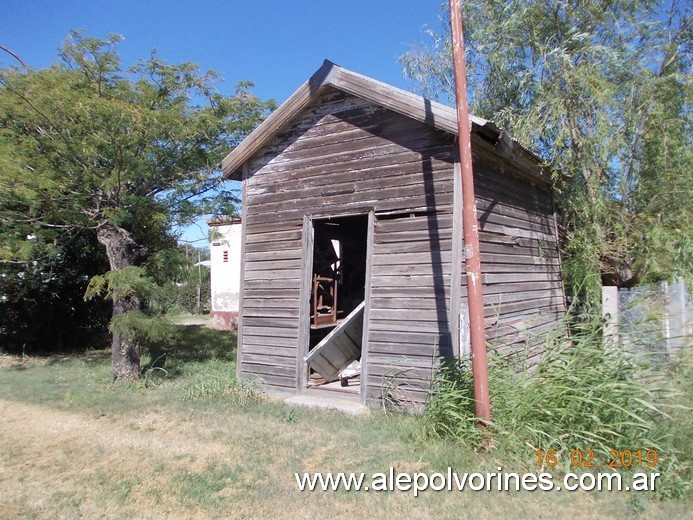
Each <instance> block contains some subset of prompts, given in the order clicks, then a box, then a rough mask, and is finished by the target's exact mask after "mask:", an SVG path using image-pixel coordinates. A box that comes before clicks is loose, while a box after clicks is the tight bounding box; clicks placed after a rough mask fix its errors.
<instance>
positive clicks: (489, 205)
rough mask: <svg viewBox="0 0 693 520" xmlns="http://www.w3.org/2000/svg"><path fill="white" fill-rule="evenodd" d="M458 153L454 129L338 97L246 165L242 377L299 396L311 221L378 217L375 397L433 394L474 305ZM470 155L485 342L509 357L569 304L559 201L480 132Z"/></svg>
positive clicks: (372, 357) (370, 378) (368, 377)
mask: <svg viewBox="0 0 693 520" xmlns="http://www.w3.org/2000/svg"><path fill="white" fill-rule="evenodd" d="M454 149H455V146H454V136H452V135H450V134H448V133H446V132H443V131H441V130H436V129H434V128H433V127H431V126H429V125H426V124H423V123H421V122H417V121H414V120H412V119H410V118H407V117H405V116H402V115H399V114H396V113H394V112H391V111H389V110H387V109H385V108H383V107H380V106H376V105H374V104H371V103H369V102H366V101H363V100H360V99H357V98H355V97H352V96H349V95H346V94H344V93H340V92H335V91H332V92H328V93H327V94H325V95H324V96H323V97H322V98H320V99H318V100H317V102H316V103H314V104H313V105H311V106H310V107H309V108H307V109H305V110H304V111H303V112H302V113H301V115H300V117H298V118H297V119H296V120H295V121H294V123H293V124H292V125H291V126H290V127H289V128H287V129H285V130H284V131H282V132H280V133H279V134H278V135H277V136H276V137H275V139H274V141H273V142H272V143H271V144H270V145H269V146H268V147H266V148H265V149H263V151H262V154H261V155H259V156H256V157H255V158H254V159H252V160H251V161H249V163H247V167H246V170H245V173H244V187H245V195H244V196H245V200H244V212H245V213H244V225H245V257H244V274H243V276H244V285H243V302H242V309H243V311H242V318H241V319H242V323H241V330H242V336H241V338H240V346H239V348H240V349H241V356H240V373H241V374H242V375H255V376H260V377H262V378H263V379H264V380H265V381H267V383H268V384H269V385H271V387H272V388H273V389H274V390H275V391H282V390H283V391H285V392H287V393H294V392H295V391H296V390H297V387H298V385H299V383H300V381H301V373H300V371H301V370H304V364H303V361H302V357H303V354H304V353H305V352H304V351H303V348H304V347H303V346H302V345H300V344H299V343H300V338H301V337H302V335H301V333H300V327H301V326H302V324H301V323H300V308H301V301H300V295H301V283H302V263H303V262H304V261H306V259H305V258H304V256H305V255H306V254H307V252H306V251H305V250H304V243H303V231H302V230H303V221H304V216H305V215H311V216H319V217H323V216H328V215H334V216H339V215H345V214H354V213H364V214H365V213H367V212H369V211H373V212H374V213H375V221H374V227H373V236H372V257H371V271H370V301H369V302H368V305H367V316H366V320H367V322H366V323H367V325H366V326H367V330H368V346H367V356H366V360H365V363H366V366H365V367H364V370H365V384H366V394H367V396H368V397H369V398H381V397H387V398H394V399H402V400H404V401H410V402H412V403H422V402H423V401H424V400H425V396H426V391H427V390H428V388H429V382H430V377H431V371H432V366H433V365H434V364H435V362H436V359H437V358H438V357H439V356H440V355H441V354H442V355H447V354H452V353H453V351H454V348H455V347H456V346H458V344H457V336H458V334H459V331H458V329H457V324H458V321H457V320H458V316H459V312H460V306H462V308H463V310H464V309H466V304H465V303H464V298H465V294H466V293H465V287H464V282H465V276H463V273H464V264H463V259H462V258H461V256H460V255H459V254H457V253H455V252H454V251H455V248H456V247H459V246H460V245H461V238H460V237H461V234H462V230H461V221H460V218H459V214H458V213H455V214H453V197H454V191H455V186H456V185H457V186H459V185H458V183H456V182H454V169H453V164H454V156H453V154H454ZM473 156H474V169H475V179H476V180H475V182H476V190H477V209H478V213H479V221H480V230H481V232H480V241H481V254H482V277H483V284H484V298H485V304H486V316H487V317H497V324H496V325H494V326H493V327H491V328H490V329H489V330H488V339H489V341H490V342H491V343H493V344H496V345H498V346H500V347H501V348H505V349H506V351H508V350H507V349H511V348H513V345H515V346H516V345H517V343H518V342H521V341H524V340H526V339H527V338H528V337H529V338H531V337H533V335H535V334H538V333H540V332H542V331H544V330H546V329H547V328H548V327H549V326H550V325H551V324H553V323H554V322H555V321H556V320H557V319H558V318H560V316H561V315H562V313H563V312H564V310H565V308H564V301H563V290H562V283H561V279H560V265H559V257H558V248H557V240H556V228H555V223H554V216H553V210H552V203H551V196H550V193H549V191H548V189H547V188H545V187H544V188H539V187H536V186H533V185H532V184H531V183H529V182H528V181H527V180H525V179H523V178H521V177H520V176H519V175H520V174H521V172H520V171H519V170H518V171H515V170H514V168H513V166H512V164H511V163H510V162H509V161H508V160H506V159H503V158H500V157H499V156H498V155H497V154H496V153H495V152H494V149H493V146H492V145H491V144H489V143H486V142H485V141H484V140H483V139H482V138H481V137H479V136H474V139H473ZM453 230H454V231H453ZM453 286H454V287H456V288H458V289H459V290H457V289H455V290H453V291H452V293H453V294H451V289H450V288H451V287H453ZM451 305H452V307H451ZM303 326H306V327H307V323H306V324H303ZM537 343H538V342H537V341H536V340H530V344H531V345H534V344H537ZM391 390H393V391H392V392H390V391H391Z"/></svg>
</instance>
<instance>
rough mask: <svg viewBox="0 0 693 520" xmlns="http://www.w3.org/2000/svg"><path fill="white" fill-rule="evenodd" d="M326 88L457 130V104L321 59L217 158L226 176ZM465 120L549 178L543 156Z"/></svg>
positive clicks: (489, 126)
mask: <svg viewBox="0 0 693 520" xmlns="http://www.w3.org/2000/svg"><path fill="white" fill-rule="evenodd" d="M330 87H331V88H334V89H337V90H340V91H342V92H345V93H347V94H351V95H353V96H356V97H358V98H361V99H364V100H366V101H369V102H371V103H374V104H376V105H379V106H382V107H384V108H387V109H389V110H392V111H394V112H397V113H399V114H402V115H403V116H406V117H409V118H412V119H414V120H417V121H420V122H422V123H425V124H428V125H431V126H433V127H435V128H438V129H439V130H443V131H445V132H448V133H450V134H454V135H457V133H458V131H457V112H456V110H455V109H453V108H451V107H448V106H446V105H443V104H441V103H437V102H435V101H431V100H429V99H426V98H423V97H421V96H418V95H416V94H412V93H411V92H407V91H405V90H402V89H399V88H397V87H393V86H392V85H388V84H386V83H382V82H380V81H377V80H374V79H371V78H369V77H367V76H363V75H361V74H357V73H356V72H352V71H350V70H347V69H344V68H342V67H340V66H338V65H335V64H334V63H332V62H331V61H328V60H325V61H324V63H323V64H322V67H320V68H319V69H318V71H317V72H316V73H315V74H313V76H312V77H311V78H310V79H309V80H308V81H307V82H306V83H304V84H303V85H301V87H299V89H298V90H297V91H296V92H294V93H293V94H292V95H291V97H289V99H287V100H286V101H285V102H284V103H282V104H281V105H280V106H279V107H278V108H277V109H276V110H275V111H274V112H272V114H270V116H269V117H268V118H267V119H266V120H265V121H264V122H263V123H262V124H261V125H260V126H258V127H257V128H256V129H255V130H254V131H253V132H252V133H251V134H250V135H249V136H248V137H246V138H245V139H244V140H243V142H242V143H241V144H239V145H238V146H237V147H236V148H235V149H234V150H233V151H232V152H231V153H230V154H228V155H227V156H226V157H225V158H224V160H223V161H222V163H221V165H222V169H223V172H224V177H226V178H229V179H235V180H240V179H241V167H242V166H243V164H244V163H245V162H246V161H248V160H249V159H250V158H252V157H253V156H254V155H255V154H256V153H257V152H259V151H260V150H261V149H262V148H263V147H265V146H266V145H267V144H269V142H270V141H271V139H272V138H273V137H274V136H275V135H276V134H277V133H278V132H280V131H281V130H282V129H283V128H284V127H285V126H286V125H288V124H289V123H290V122H291V121H292V120H293V119H294V118H295V117H296V116H297V115H298V114H299V113H300V112H301V111H302V110H303V109H305V108H306V107H308V106H309V105H310V104H311V103H312V102H313V101H315V100H316V99H317V98H318V97H319V96H320V95H321V94H322V93H323V92H324V91H325V90H326V89H327V88H330ZM469 120H470V123H471V125H472V132H474V133H477V134H479V135H481V136H482V137H484V138H485V139H486V140H487V141H490V142H491V143H493V144H494V146H495V148H496V150H497V151H498V152H499V153H500V154H501V155H503V156H505V157H506V158H508V159H510V160H511V161H512V162H514V163H515V164H516V165H517V166H518V168H520V170H522V171H524V173H525V174H526V175H528V176H530V177H531V178H532V179H533V180H535V181H540V182H542V183H547V182H549V179H548V176H545V175H543V174H541V173H540V164H541V160H540V159H539V158H538V157H537V156H536V155H534V154H533V153H532V152H530V151H529V150H527V149H525V148H523V147H522V146H521V145H520V144H519V143H517V142H516V141H514V140H513V139H511V138H510V136H509V135H508V134H507V133H506V132H504V131H503V130H502V129H501V128H499V127H498V126H496V125H495V124H494V123H492V122H491V121H487V120H486V119H482V118H480V117H476V116H473V115H470V116H469Z"/></svg>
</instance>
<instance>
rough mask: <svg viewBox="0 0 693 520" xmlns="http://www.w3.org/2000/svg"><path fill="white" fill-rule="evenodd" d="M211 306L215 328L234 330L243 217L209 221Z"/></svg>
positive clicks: (236, 313) (211, 316)
mask: <svg viewBox="0 0 693 520" xmlns="http://www.w3.org/2000/svg"><path fill="white" fill-rule="evenodd" d="M209 228H210V244H209V246H210V247H209V253H210V262H211V265H210V269H211V286H212V309H211V312H210V321H211V324H212V327H214V328H215V329H225V330H235V329H236V328H237V320H238V301H239V294H240V286H241V219H240V218H237V217H235V218H227V219H216V220H213V221H210V222H209Z"/></svg>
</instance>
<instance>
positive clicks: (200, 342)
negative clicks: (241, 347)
mask: <svg viewBox="0 0 693 520" xmlns="http://www.w3.org/2000/svg"><path fill="white" fill-rule="evenodd" d="M236 342H237V336H236V333H235V332H230V331H227V330H216V329H212V328H209V327H206V326H204V325H179V326H178V334H177V337H176V338H175V339H174V340H173V342H172V343H171V344H169V345H165V346H164V345H149V346H148V347H147V348H145V352H147V353H148V354H149V363H146V364H143V366H142V374H143V375H146V374H147V372H150V371H152V372H154V371H156V370H157V369H160V370H162V371H163V372H164V373H165V374H166V378H167V379H171V378H176V377H180V376H182V375H184V374H185V373H186V372H190V370H195V369H194V368H193V367H194V366H195V365H201V364H207V368H210V362H212V363H219V362H221V363H232V362H234V361H235V360H236V344H237V343H236ZM198 370H199V368H198ZM202 370H203V371H204V370H205V369H202Z"/></svg>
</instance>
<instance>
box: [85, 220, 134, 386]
mask: <svg viewBox="0 0 693 520" xmlns="http://www.w3.org/2000/svg"><path fill="white" fill-rule="evenodd" d="M96 237H97V239H98V241H99V243H100V244H101V245H103V246H104V247H105V249H106V255H107V256H108V262H109V264H110V268H111V271H120V270H121V269H124V268H126V267H129V266H133V265H137V264H139V263H140V262H141V261H142V259H144V258H145V257H146V250H145V249H144V248H143V247H141V246H139V245H137V244H136V243H135V241H134V240H133V239H132V237H131V236H130V233H128V232H127V231H126V230H124V229H122V228H119V227H116V226H113V225H111V224H103V225H101V226H100V227H99V228H98V230H97V232H96ZM139 308H140V300H139V298H138V297H136V296H128V297H126V298H113V316H118V315H120V314H125V313H126V312H129V311H133V310H138V309H139ZM140 350H141V349H140V345H139V343H138V342H137V341H135V340H132V339H127V338H124V337H122V336H121V334H120V333H119V332H114V333H113V341H112V343H111V369H112V371H113V379H125V380H128V381H134V380H136V379H139V377H140V354H141V352H140Z"/></svg>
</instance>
